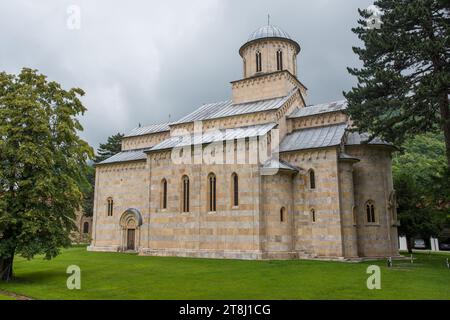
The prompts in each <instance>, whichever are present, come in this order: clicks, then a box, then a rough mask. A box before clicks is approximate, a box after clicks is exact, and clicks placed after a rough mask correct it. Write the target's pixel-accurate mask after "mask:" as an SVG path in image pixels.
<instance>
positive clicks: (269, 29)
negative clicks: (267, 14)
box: [247, 25, 292, 42]
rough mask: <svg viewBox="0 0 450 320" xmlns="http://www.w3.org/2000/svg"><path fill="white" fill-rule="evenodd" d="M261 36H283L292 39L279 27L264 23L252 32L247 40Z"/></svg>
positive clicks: (260, 37)
mask: <svg viewBox="0 0 450 320" xmlns="http://www.w3.org/2000/svg"><path fill="white" fill-rule="evenodd" d="M262 38H285V39H289V40H292V39H291V37H290V36H289V34H287V32H285V31H283V30H282V29H281V28H279V27H277V26H273V25H265V26H262V27H261V28H259V29H257V30H255V31H254V32H252V34H251V35H250V37H249V38H248V40H247V42H250V41H253V40H257V39H262Z"/></svg>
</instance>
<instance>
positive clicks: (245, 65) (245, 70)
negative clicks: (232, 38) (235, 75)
mask: <svg viewBox="0 0 450 320" xmlns="http://www.w3.org/2000/svg"><path fill="white" fill-rule="evenodd" d="M243 61H244V78H247V61H246V60H245V58H244V59H243Z"/></svg>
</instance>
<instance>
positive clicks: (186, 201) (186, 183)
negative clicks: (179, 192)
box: [182, 176, 189, 212]
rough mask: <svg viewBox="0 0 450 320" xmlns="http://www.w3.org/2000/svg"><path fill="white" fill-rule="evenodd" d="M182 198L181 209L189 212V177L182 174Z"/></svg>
mask: <svg viewBox="0 0 450 320" xmlns="http://www.w3.org/2000/svg"><path fill="white" fill-rule="evenodd" d="M182 183H183V199H182V211H183V212H189V178H188V176H183V179H182Z"/></svg>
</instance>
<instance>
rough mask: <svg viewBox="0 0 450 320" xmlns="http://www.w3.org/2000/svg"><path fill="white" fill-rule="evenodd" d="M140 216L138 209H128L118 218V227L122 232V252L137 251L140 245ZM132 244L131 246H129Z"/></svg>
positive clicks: (141, 221)
mask: <svg viewBox="0 0 450 320" xmlns="http://www.w3.org/2000/svg"><path fill="white" fill-rule="evenodd" d="M142 223H143V220H142V215H141V213H140V212H139V210H138V209H135V208H129V209H127V210H125V211H124V213H122V216H121V217H120V222H119V224H120V227H121V232H122V237H121V239H122V241H121V249H122V251H127V250H132V251H138V250H139V245H140V227H141V226H142ZM131 244H132V245H131Z"/></svg>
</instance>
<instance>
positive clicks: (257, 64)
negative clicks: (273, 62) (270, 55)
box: [256, 51, 262, 72]
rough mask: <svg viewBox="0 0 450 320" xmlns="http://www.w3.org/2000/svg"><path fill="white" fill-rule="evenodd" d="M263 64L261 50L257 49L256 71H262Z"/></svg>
mask: <svg viewBox="0 0 450 320" xmlns="http://www.w3.org/2000/svg"><path fill="white" fill-rule="evenodd" d="M261 70H262V64H261V52H259V51H256V72H261Z"/></svg>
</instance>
